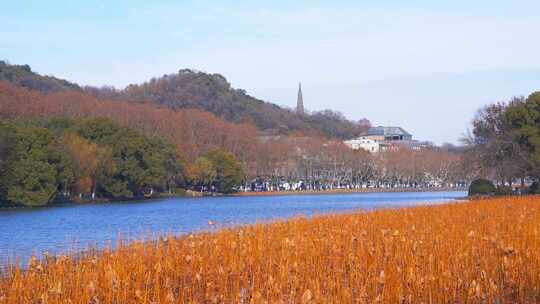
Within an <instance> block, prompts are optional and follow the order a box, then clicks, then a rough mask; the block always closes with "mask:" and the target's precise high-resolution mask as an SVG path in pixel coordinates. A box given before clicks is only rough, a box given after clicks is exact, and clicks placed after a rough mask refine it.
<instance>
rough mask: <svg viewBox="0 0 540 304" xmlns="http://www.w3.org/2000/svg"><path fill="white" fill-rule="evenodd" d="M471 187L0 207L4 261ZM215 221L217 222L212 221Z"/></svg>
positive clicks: (444, 196)
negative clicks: (42, 206)
mask: <svg viewBox="0 0 540 304" xmlns="http://www.w3.org/2000/svg"><path fill="white" fill-rule="evenodd" d="M465 195H466V193H465V192H398V193H355V194H335V195H334V194H332V195H291V196H242V197H207V198H174V199H164V200H154V201H150V200H146V201H132V202H121V203H110V204H87V205H66V206H56V207H48V208H39V209H4V210H2V209H0V264H2V265H6V264H7V262H8V261H10V262H14V257H15V256H17V257H19V259H20V262H21V263H22V264H23V265H24V264H26V262H27V260H28V258H29V257H30V256H31V255H32V254H37V255H38V256H39V255H40V254H41V253H43V252H45V251H47V252H49V253H51V254H58V253H65V252H66V251H69V250H71V251H72V250H75V251H77V250H83V249H85V248H87V247H88V246H97V247H99V248H102V247H103V246H107V245H109V244H111V243H112V244H114V243H115V241H116V239H117V238H118V237H119V236H121V237H122V239H141V238H146V237H149V236H150V237H151V236H152V235H155V234H165V233H174V234H185V233H190V232H197V231H203V230H209V229H216V228H213V227H216V226H230V225H239V224H249V223H255V222H260V221H270V220H274V219H282V218H290V217H293V216H298V215H303V216H312V215H314V214H324V213H340V212H350V211H353V210H370V209H374V208H387V207H407V206H414V205H419V204H431V203H440V202H445V201H449V200H453V199H455V198H459V197H463V196H465ZM209 221H213V222H215V223H216V224H217V225H216V226H210V225H209Z"/></svg>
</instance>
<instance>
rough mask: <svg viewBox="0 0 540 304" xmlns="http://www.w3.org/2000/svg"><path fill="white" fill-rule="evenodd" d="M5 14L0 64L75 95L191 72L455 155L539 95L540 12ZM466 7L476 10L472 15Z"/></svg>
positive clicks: (235, 6)
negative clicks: (474, 131)
mask: <svg viewBox="0 0 540 304" xmlns="http://www.w3.org/2000/svg"><path fill="white" fill-rule="evenodd" d="M434 2H435V1H421V0H417V1H397V0H393V1H369V2H368V1H324V2H323V1H294V2H293V1H268V2H262V1H236V2H233V1H214V2H203V1H23V0H21V1H9V2H8V3H3V4H2V9H1V10H0V20H2V27H1V28H0V57H1V58H0V59H5V60H8V61H10V62H12V63H17V64H29V65H31V66H32V68H33V69H34V70H36V71H38V72H40V73H44V74H49V75H55V76H57V77H61V78H67V79H69V80H73V81H76V82H78V83H80V84H90V85H106V84H107V85H115V86H118V87H123V86H125V85H127V84H129V83H134V82H142V81H145V80H147V79H149V78H151V77H154V76H160V75H163V74H167V73H174V72H176V71H177V70H179V69H183V68H194V69H197V70H202V71H206V72H211V73H220V74H223V75H224V76H226V77H227V78H228V79H229V81H230V82H231V83H232V85H233V86H234V87H237V88H243V89H246V90H247V91H248V93H250V94H251V95H253V96H255V97H258V98H261V99H264V100H267V101H271V102H274V103H277V104H280V105H285V106H289V107H292V106H294V104H295V98H296V89H297V86H298V82H299V81H302V84H303V90H304V102H305V105H306V108H308V109H310V110H321V109H325V108H331V109H334V110H338V111H341V112H343V113H344V114H345V115H346V116H347V117H348V118H350V119H354V120H357V119H360V118H363V117H366V118H368V119H370V120H371V121H372V122H373V123H374V124H377V125H379V124H381V125H400V126H403V127H405V128H406V129H407V130H409V131H410V132H411V133H413V135H414V136H415V137H416V138H418V139H425V140H432V141H434V142H436V143H442V142H457V141H458V139H459V138H460V136H461V135H462V134H463V133H464V132H465V131H466V130H467V128H468V127H469V124H470V121H471V119H472V118H473V116H474V113H475V111H476V110H477V109H478V108H479V107H481V106H482V105H485V104H487V103H490V102H494V101H499V100H505V99H509V98H510V97H512V96H514V95H528V94H529V93H530V92H532V91H535V90H540V56H539V55H538V54H539V53H540V52H539V51H540V39H538V37H539V35H540V18H539V17H540V16H539V12H540V1H500V0H492V1H484V0H479V1H462V0H456V1H447V2H444V1H437V2H436V3H434ZM473 2H474V3H473Z"/></svg>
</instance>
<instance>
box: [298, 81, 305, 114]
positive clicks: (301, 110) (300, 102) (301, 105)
mask: <svg viewBox="0 0 540 304" xmlns="http://www.w3.org/2000/svg"><path fill="white" fill-rule="evenodd" d="M296 114H297V115H304V98H303V97H302V83H299V84H298V99H297V100H296Z"/></svg>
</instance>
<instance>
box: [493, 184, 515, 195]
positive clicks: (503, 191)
mask: <svg viewBox="0 0 540 304" xmlns="http://www.w3.org/2000/svg"><path fill="white" fill-rule="evenodd" d="M512 194H513V192H512V187H510V186H499V187H497V189H495V195H512Z"/></svg>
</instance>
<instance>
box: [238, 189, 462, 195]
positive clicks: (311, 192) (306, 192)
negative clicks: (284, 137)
mask: <svg viewBox="0 0 540 304" xmlns="http://www.w3.org/2000/svg"><path fill="white" fill-rule="evenodd" d="M449 191H467V188H465V187H455V188H450V187H442V188H360V189H332V190H301V191H293V190H283V191H260V192H255V191H249V192H237V193H234V194H232V195H233V196H275V195H325V194H347V193H351V194H352V193H390V192H449Z"/></svg>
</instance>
